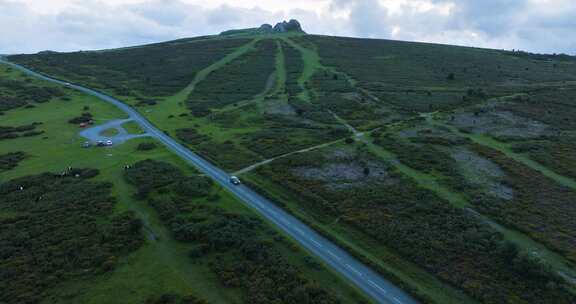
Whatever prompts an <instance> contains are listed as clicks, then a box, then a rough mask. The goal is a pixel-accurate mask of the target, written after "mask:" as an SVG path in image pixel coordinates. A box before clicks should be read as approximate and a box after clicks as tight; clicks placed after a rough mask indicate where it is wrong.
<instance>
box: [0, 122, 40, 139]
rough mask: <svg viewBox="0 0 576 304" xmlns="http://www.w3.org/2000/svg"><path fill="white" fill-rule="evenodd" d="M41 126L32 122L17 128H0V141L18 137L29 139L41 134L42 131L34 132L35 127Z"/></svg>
mask: <svg viewBox="0 0 576 304" xmlns="http://www.w3.org/2000/svg"><path fill="white" fill-rule="evenodd" d="M39 125H41V123H39V122H34V123H31V124H29V125H23V126H18V127H7V126H0V140H4V139H14V138H18V137H30V136H36V135H40V134H43V133H44V131H36V127H37V126H39Z"/></svg>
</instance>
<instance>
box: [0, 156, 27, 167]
mask: <svg viewBox="0 0 576 304" xmlns="http://www.w3.org/2000/svg"><path fill="white" fill-rule="evenodd" d="M25 158H26V154H25V153H24V152H12V153H7V154H0V172H2V171H8V170H11V169H14V168H16V166H18V163H19V162H21V161H23V160H24V159H25Z"/></svg>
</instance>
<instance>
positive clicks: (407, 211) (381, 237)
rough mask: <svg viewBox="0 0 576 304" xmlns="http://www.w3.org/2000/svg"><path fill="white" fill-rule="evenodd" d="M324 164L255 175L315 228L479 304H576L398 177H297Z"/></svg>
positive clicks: (519, 256)
mask: <svg viewBox="0 0 576 304" xmlns="http://www.w3.org/2000/svg"><path fill="white" fill-rule="evenodd" d="M326 157H327V156H325V155H323V154H321V153H320V152H314V153H309V154H308V155H307V157H306V158H302V157H297V156H294V157H287V158H283V159H279V160H277V161H275V162H273V163H272V164H271V165H270V166H265V167H260V168H258V169H257V173H258V175H260V176H262V177H264V178H266V179H268V180H270V181H271V182H273V183H275V184H278V185H282V188H283V189H285V190H288V191H289V192H290V193H291V195H294V196H295V197H298V198H299V199H298V200H297V203H298V205H299V207H300V208H303V209H304V210H306V212H307V213H308V214H310V215H313V216H314V217H316V218H317V219H318V220H320V221H326V222H332V221H333V220H334V219H339V221H340V222H341V223H342V225H348V227H350V228H349V229H355V230H357V231H358V233H361V234H360V235H364V237H367V238H369V239H373V240H376V241H378V242H382V243H383V244H385V245H386V246H387V247H389V248H393V249H394V250H396V251H398V252H399V253H401V255H402V256H404V257H406V258H408V259H410V260H411V261H413V262H415V263H416V264H418V265H420V267H423V268H425V269H427V270H428V271H429V272H431V273H433V274H435V275H436V276H437V277H439V278H441V279H442V280H444V281H446V282H449V283H450V284H453V285H455V286H458V287H459V288H461V289H463V290H465V291H466V292H467V293H468V294H470V295H471V296H473V297H474V298H476V299H478V300H480V301H481V302H483V303H505V302H506V301H508V299H509V298H510V297H515V298H518V299H521V301H524V302H527V303H544V302H549V301H552V302H554V303H565V304H568V303H572V302H573V301H574V300H575V299H574V297H573V296H571V295H570V294H569V293H568V292H567V291H566V290H565V289H563V288H562V287H558V288H548V287H547V286H552V285H554V286H562V283H561V282H562V280H561V279H560V278H558V277H557V276H556V275H555V274H553V273H552V272H551V271H549V268H548V267H547V266H546V264H545V263H543V262H542V261H540V260H537V259H534V258H533V257H532V256H530V254H529V253H524V252H520V251H519V250H518V249H517V248H516V247H515V246H514V245H513V244H511V243H508V242H506V241H504V240H503V238H502V236H501V235H500V234H499V233H498V232H496V231H495V230H494V229H492V228H491V227H490V226H489V225H487V224H486V223H483V222H481V221H480V220H479V219H478V218H477V217H475V216H474V215H473V214H471V213H469V212H467V211H466V210H462V209H458V208H454V207H452V206H451V205H450V204H449V203H447V202H445V201H442V200H441V199H440V198H438V197H436V196H435V195H434V194H432V192H429V191H427V190H424V189H422V188H419V187H418V186H417V185H416V184H415V183H414V182H413V181H412V180H409V179H406V178H402V177H401V175H399V174H395V173H394V172H391V173H390V174H391V177H393V178H394V179H396V182H391V181H385V180H384V181H381V182H371V183H368V182H366V183H362V184H359V185H356V186H354V187H351V186H348V187H335V186H334V185H332V184H331V183H332V182H331V181H329V180H318V179H315V178H310V177H304V176H302V175H299V174H298V173H297V172H300V171H299V170H304V169H306V168H310V167H313V168H319V167H320V168H321V167H322V165H323V164H329V163H330V162H333V161H334V160H333V159H328V158H326ZM358 157H360V158H361V159H364V160H365V161H369V160H370V159H371V158H372V156H370V155H364V156H361V155H359V156H356V158H358ZM372 161H374V160H372ZM399 185H401V186H399Z"/></svg>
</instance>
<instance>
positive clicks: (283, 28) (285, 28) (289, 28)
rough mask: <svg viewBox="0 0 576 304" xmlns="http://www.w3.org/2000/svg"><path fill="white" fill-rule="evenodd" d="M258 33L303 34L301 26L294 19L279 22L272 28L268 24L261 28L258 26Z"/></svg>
mask: <svg viewBox="0 0 576 304" xmlns="http://www.w3.org/2000/svg"><path fill="white" fill-rule="evenodd" d="M260 31H262V32H264V33H270V34H271V33H288V32H299V33H304V30H302V25H301V24H300V22H298V20H296V19H292V20H290V21H288V22H286V21H282V22H279V23H277V24H276V25H275V26H274V27H273V26H272V25H270V24H263V25H262V26H260Z"/></svg>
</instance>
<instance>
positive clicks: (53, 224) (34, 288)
mask: <svg viewBox="0 0 576 304" xmlns="http://www.w3.org/2000/svg"><path fill="white" fill-rule="evenodd" d="M93 171H94V170H85V169H73V170H65V172H66V174H52V173H44V174H40V175H35V176H26V177H22V178H18V179H14V180H11V181H8V182H5V183H1V184H0V213H1V214H2V216H0V227H2V229H0V290H2V292H1V293H0V302H2V303H40V302H41V301H42V300H43V299H45V298H46V296H47V293H48V292H49V289H50V288H52V287H54V286H56V285H58V284H61V283H63V282H66V281H70V280H79V279H89V278H92V277H93V276H95V275H99V274H102V273H105V272H107V271H110V270H112V269H114V267H115V266H116V265H117V263H118V260H119V259H120V258H121V257H122V256H123V255H125V254H128V253H129V252H132V251H133V250H135V249H137V248H139V247H140V245H141V244H142V242H143V239H142V236H141V233H140V227H141V223H140V221H139V220H138V219H137V218H136V217H135V215H134V214H132V213H123V214H119V215H113V212H114V204H115V199H114V198H113V197H111V196H110V192H111V191H110V190H111V185H110V184H108V183H101V182H92V181H89V180H87V178H88V177H90V176H93V174H92V173H90V172H93ZM68 173H71V174H68Z"/></svg>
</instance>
